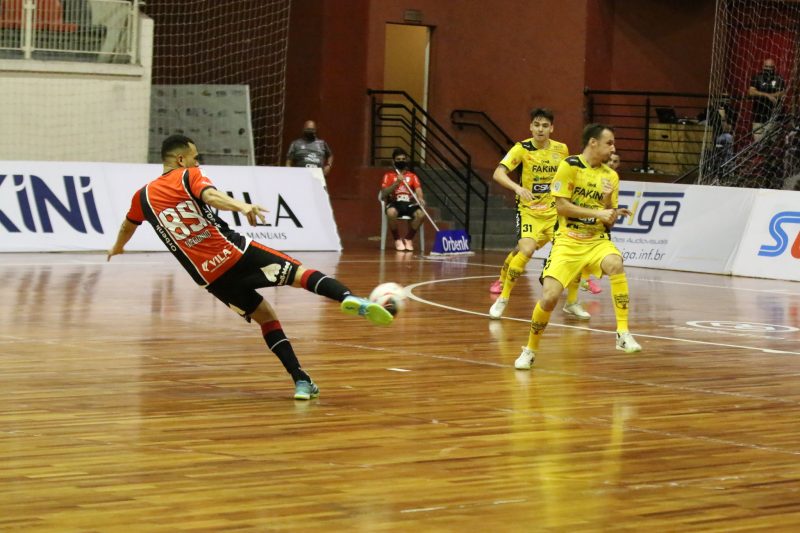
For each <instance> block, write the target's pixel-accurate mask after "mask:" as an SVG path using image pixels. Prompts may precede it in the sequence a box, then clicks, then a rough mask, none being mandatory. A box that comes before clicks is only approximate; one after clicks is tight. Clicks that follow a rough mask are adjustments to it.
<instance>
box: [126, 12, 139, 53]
mask: <svg viewBox="0 0 800 533" xmlns="http://www.w3.org/2000/svg"><path fill="white" fill-rule="evenodd" d="M129 27H130V38H129V39H128V47H129V48H128V51H129V52H130V56H131V65H135V64H136V63H137V62H138V61H139V0H133V4H132V5H131V24H130V26H129Z"/></svg>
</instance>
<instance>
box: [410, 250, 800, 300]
mask: <svg viewBox="0 0 800 533" xmlns="http://www.w3.org/2000/svg"><path fill="white" fill-rule="evenodd" d="M421 259H422V260H425V261H428V262H430V263H445V262H447V261H444V260H442V259H433V258H427V257H422V258H421ZM533 259H534V260H536V259H541V258H540V257H534V258H533ZM450 264H460V265H466V266H478V267H488V268H500V267H502V266H503V265H494V264H488V263H468V262H465V261H450ZM630 268H636V269H642V270H656V271H658V269H647V268H644V267H630ZM541 272H542V269H541V268H539V269H534V270H531V271H530V274H541ZM687 274H699V275H707V276H723V275H724V274H708V273H706V272H687ZM474 277H476V278H494V277H496V276H495V275H491V274H490V275H487V276H474ZM521 277H531V276H530V275H529V274H527V273H526V274H522V276H521ZM727 277H728V278H729V279H731V280H733V279H757V280H759V281H778V282H783V281H786V280H771V279H768V278H746V277H743V276H727ZM464 279H468V278H464ZM469 279H471V278H469ZM628 279H629V280H635V281H647V282H650V283H663V284H665V285H687V286H689V287H708V288H711V289H725V290H730V291H745V292H764V293H770V294H786V295H789V296H800V292H793V291H791V290H789V289H748V288H746V287H732V286H730V285H712V284H711V283H695V282H689V281H669V280H664V279H654V278H640V277H636V276H630V275H628Z"/></svg>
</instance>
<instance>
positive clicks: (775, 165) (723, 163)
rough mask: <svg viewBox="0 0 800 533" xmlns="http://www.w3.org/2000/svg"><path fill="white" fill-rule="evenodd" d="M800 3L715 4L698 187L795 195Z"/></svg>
mask: <svg viewBox="0 0 800 533" xmlns="http://www.w3.org/2000/svg"><path fill="white" fill-rule="evenodd" d="M799 63H800V1H797V0H717V13H716V23H715V27H714V43H713V58H712V71H711V81H710V84H709V95H710V96H709V104H708V109H707V123H706V124H707V131H709V132H710V135H708V136H707V138H708V139H709V141H708V143H707V146H705V147H704V150H703V155H702V160H701V167H700V183H704V184H718V185H726V186H735V187H755V188H773V189H781V188H794V187H795V186H796V184H797V181H798V179H797V178H798V175H799V174H800V134H799V133H798V128H800V119H798V109H799V107H798V93H799V92H798V76H799V75H800V68H799V66H798V65H799Z"/></svg>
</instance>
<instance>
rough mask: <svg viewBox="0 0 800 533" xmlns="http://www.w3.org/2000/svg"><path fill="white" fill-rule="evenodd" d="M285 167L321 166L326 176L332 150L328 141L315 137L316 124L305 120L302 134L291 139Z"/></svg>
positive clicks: (328, 171) (329, 169) (331, 161)
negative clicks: (297, 137)
mask: <svg viewBox="0 0 800 533" xmlns="http://www.w3.org/2000/svg"><path fill="white" fill-rule="evenodd" d="M286 166H287V167H306V168H321V169H322V174H323V176H327V175H328V174H329V173H330V171H331V167H333V152H331V149H330V147H329V146H328V143H326V142H325V141H323V140H322V139H320V138H319V137H317V124H316V123H315V122H314V121H313V120H306V122H305V124H303V136H302V137H301V138H299V139H296V140H294V141H292V144H290V145H289V152H288V153H287V154H286Z"/></svg>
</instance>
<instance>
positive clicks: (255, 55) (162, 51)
mask: <svg viewBox="0 0 800 533" xmlns="http://www.w3.org/2000/svg"><path fill="white" fill-rule="evenodd" d="M290 5H291V0H226V1H225V2H219V1H216V2H209V1H208V0H147V2H146V3H145V4H144V6H143V8H142V10H143V11H144V12H145V13H146V14H147V15H148V16H150V17H151V18H153V20H154V32H155V36H154V50H153V77H152V83H153V98H152V106H151V125H150V137H151V138H150V143H149V144H150V160H151V161H154V162H155V161H157V160H158V156H157V153H158V147H160V143H161V141H162V140H163V139H164V138H165V137H166V136H168V135H170V134H172V133H182V134H184V135H187V136H189V137H191V138H193V139H194V140H195V141H196V142H197V143H198V145H199V148H200V152H201V153H202V154H203V155H204V158H205V160H204V162H206V163H210V164H251V163H253V162H255V163H256V164H259V165H277V164H280V160H281V155H282V154H281V136H282V130H283V116H284V93H285V84H286V56H287V48H288V33H289V10H290ZM154 152H155V154H154Z"/></svg>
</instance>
